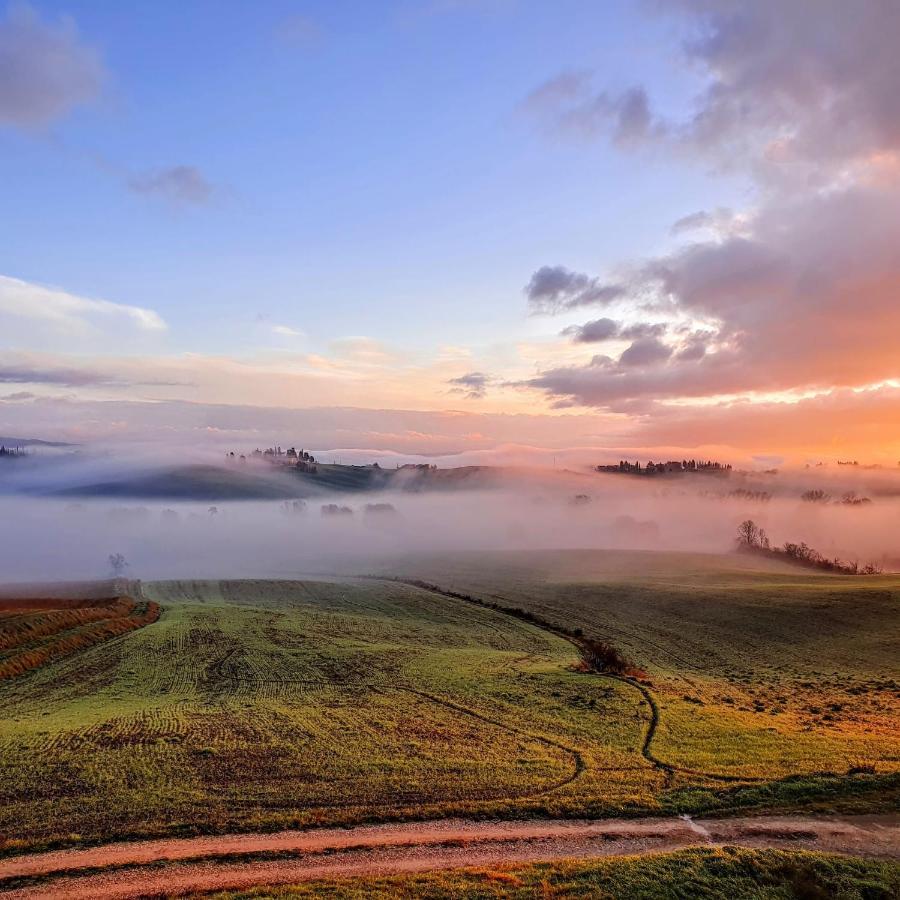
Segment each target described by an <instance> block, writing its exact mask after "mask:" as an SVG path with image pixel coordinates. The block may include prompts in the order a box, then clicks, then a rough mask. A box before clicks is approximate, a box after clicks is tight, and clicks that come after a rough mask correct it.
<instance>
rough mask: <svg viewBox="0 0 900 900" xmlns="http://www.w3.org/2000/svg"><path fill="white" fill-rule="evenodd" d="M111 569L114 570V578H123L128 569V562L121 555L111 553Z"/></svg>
mask: <svg viewBox="0 0 900 900" xmlns="http://www.w3.org/2000/svg"><path fill="white" fill-rule="evenodd" d="M109 567H110V568H111V569H112V573H113V577H114V578H121V577H122V576H123V575H124V574H125V570H126V569H127V568H128V562H127V561H126V559H125V557H124V556H123V555H122V554H121V553H110V554H109Z"/></svg>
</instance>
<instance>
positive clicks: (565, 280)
mask: <svg viewBox="0 0 900 900" xmlns="http://www.w3.org/2000/svg"><path fill="white" fill-rule="evenodd" d="M624 294H625V288H624V287H623V286H622V285H618V284H604V283H602V282H601V281H600V280H599V279H597V278H589V277H588V276H587V275H583V274H582V273H580V272H573V271H571V270H570V269H567V268H565V267H564V266H543V267H542V268H540V269H538V270H537V271H536V272H535V273H534V275H532V276H531V281H529V282H528V284H527V285H526V287H525V296H526V297H527V298H528V304H529V306H530V307H531V309H532V311H533V312H539V313H551V314H552V313H558V312H562V311H563V310H566V309H576V308H578V307H581V306H603V305H605V304H608V303H612V302H613V301H614V300H618V299H619V298H620V297H622V296H623V295H624Z"/></svg>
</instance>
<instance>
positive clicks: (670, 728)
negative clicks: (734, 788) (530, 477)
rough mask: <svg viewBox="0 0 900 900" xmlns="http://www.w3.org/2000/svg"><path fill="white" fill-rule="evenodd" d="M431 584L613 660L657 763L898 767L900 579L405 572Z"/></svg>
mask: <svg viewBox="0 0 900 900" xmlns="http://www.w3.org/2000/svg"><path fill="white" fill-rule="evenodd" d="M385 571H391V572H395V571H402V572H403V573H404V574H405V576H407V577H414V578H421V579H427V580H428V581H430V582H432V583H434V584H437V585H439V586H440V587H442V588H447V589H450V590H453V591H456V592H459V593H465V594H468V595H471V596H473V597H475V598H478V599H480V600H482V601H484V602H487V603H493V604H497V605H499V606H502V607H507V608H522V609H525V610H527V611H529V612H531V613H533V614H536V615H537V616H539V617H540V618H542V619H544V620H546V621H548V622H550V623H554V624H557V625H561V626H564V627H568V628H581V629H582V630H583V631H584V633H585V635H589V636H593V637H596V638H601V639H604V640H606V641H608V642H610V643H612V644H614V645H615V646H616V647H618V648H620V649H621V650H622V651H623V652H624V653H625V654H627V656H628V657H630V658H631V659H632V660H633V661H634V662H635V663H636V664H637V665H639V666H640V667H641V668H643V669H645V670H646V672H647V673H648V676H649V680H650V682H651V683H652V691H653V694H654V696H655V698H656V701H657V703H658V705H659V708H660V725H659V729H658V731H657V734H656V736H655V738H654V745H653V746H654V750H655V752H656V755H657V756H659V757H661V758H662V759H664V760H665V761H667V762H670V763H671V764H672V765H674V766H678V767H684V768H690V769H697V770H702V771H704V772H706V773H714V774H720V775H723V776H726V777H734V776H746V777H754V778H778V777H784V776H789V775H795V774H799V773H810V772H818V771H828V772H838V773H840V772H847V771H848V770H851V769H874V770H875V771H876V772H894V771H897V769H898V768H900V745H898V727H897V722H898V721H900V664H898V655H897V647H898V646H900V576H896V575H885V576H866V577H850V576H835V575H824V574H811V573H809V572H808V571H805V570H802V569H795V568H792V567H789V566H785V565H780V564H778V563H772V562H770V561H768V560H756V559H752V558H747V557H743V556H738V555H735V556H729V557H725V556H701V555H688V554H673V553H651V552H640V551H634V552H621V551H616V552H608V551H583V552H579V551H567V552H552V553H549V552H548V553H538V554H530V555H528V556H525V555H522V554H506V555H499V554H490V555H468V556H465V557H457V558H453V559H447V558H434V559H427V560H402V561H395V562H392V563H390V564H389V565H388V566H387V567H386V569H385Z"/></svg>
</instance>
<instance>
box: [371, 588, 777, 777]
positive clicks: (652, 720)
mask: <svg viewBox="0 0 900 900" xmlns="http://www.w3.org/2000/svg"><path fill="white" fill-rule="evenodd" d="M362 577H364V578H369V579H370V580H373V581H384V582H389V583H395V584H396V583H399V584H406V585H409V586H410V587H415V588H418V589H419V590H423V591H427V592H429V593H432V594H437V595H438V596H441V597H444V598H446V599H448V600H457V601H460V602H462V603H469V604H471V605H473V606H476V607H478V608H479V609H490V610H493V611H494V612H498V613H501V614H503V615H505V616H508V617H509V618H511V619H513V620H514V621H516V622H525V623H527V624H530V625H533V626H534V627H535V628H538V629H540V630H542V631H546V632H549V633H550V634H553V635H555V636H556V637H558V638H562V639H563V640H564V641H568V642H569V643H570V644H571V645H572V646H573V647H575V648H576V649H577V650H578V652H579V654H581V653H582V650H583V649H584V647H583V644H582V642H581V641H580V640H579V639H578V638H577V637H575V636H573V635H571V634H569V633H567V632H566V631H564V630H563V629H562V628H558V627H556V626H554V625H553V624H551V623H550V622H547V621H546V620H544V619H540V618H538V617H534V618H532V617H525V616H524V615H518V614H517V613H516V612H515V611H514V609H512V608H509V607H504V606H502V605H499V604H493V603H489V602H488V601H485V600H482V599H481V598H479V597H475V596H473V595H470V594H463V593H461V592H459V591H451V590H447V589H445V588H442V587H440V585H437V584H432V583H430V582H426V581H419V580H415V579H407V578H382V577H377V576H362ZM506 602H509V601H506ZM591 674H593V675H594V676H596V677H598V678H608V679H610V680H612V681H618V682H620V683H621V684H627V685H628V686H629V687H631V688H633V689H634V690H636V691H638V692H639V693H640V694H641V697H642V698H643V699H644V701H646V703H647V705H648V706H649V708H650V717H649V719H648V721H647V729H646V731H645V732H644V739H643V742H642V744H641V756H643V757H644V759H646V760H647V762H648V763H650V764H651V765H652V766H653V767H654V768H655V769H658V770H659V771H660V772H662V773H663V775H664V777H665V779H666V784H667V785H669V784H671V780H672V777H673V776H674V775H675V774H676V773H678V774H681V775H693V776H694V777H699V778H706V779H708V780H710V781H719V782H723V783H725V784H761V783H763V782H765V781H766V780H767V779H765V778H759V777H755V776H748V775H725V774H720V773H716V772H703V771H700V770H698V769H687V768H683V767H681V766H676V765H674V764H673V763H668V762H666V761H665V760H662V759H660V758H659V757H658V756H656V754H655V753H654V752H653V739H654V738H655V737H656V732H657V730H658V728H659V724H660V709H659V703H658V702H657V700H656V697H655V696H654V695H653V692H652V691H651V690H650V689H649V688H648V687H647V686H646V685H644V684H641V682H639V681H638V680H637V679H635V678H630V677H629V676H627V675H617V674H615V673H613V672H592V673H591ZM578 774H580V772H578V773H576V777H577V775H578ZM572 780H574V779H572Z"/></svg>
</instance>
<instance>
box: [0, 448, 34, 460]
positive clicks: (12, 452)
mask: <svg viewBox="0 0 900 900" xmlns="http://www.w3.org/2000/svg"><path fill="white" fill-rule="evenodd" d="M19 456H27V453H26V451H25V450H23V449H22V448H21V447H0V459H16V458H17V457H19Z"/></svg>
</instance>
